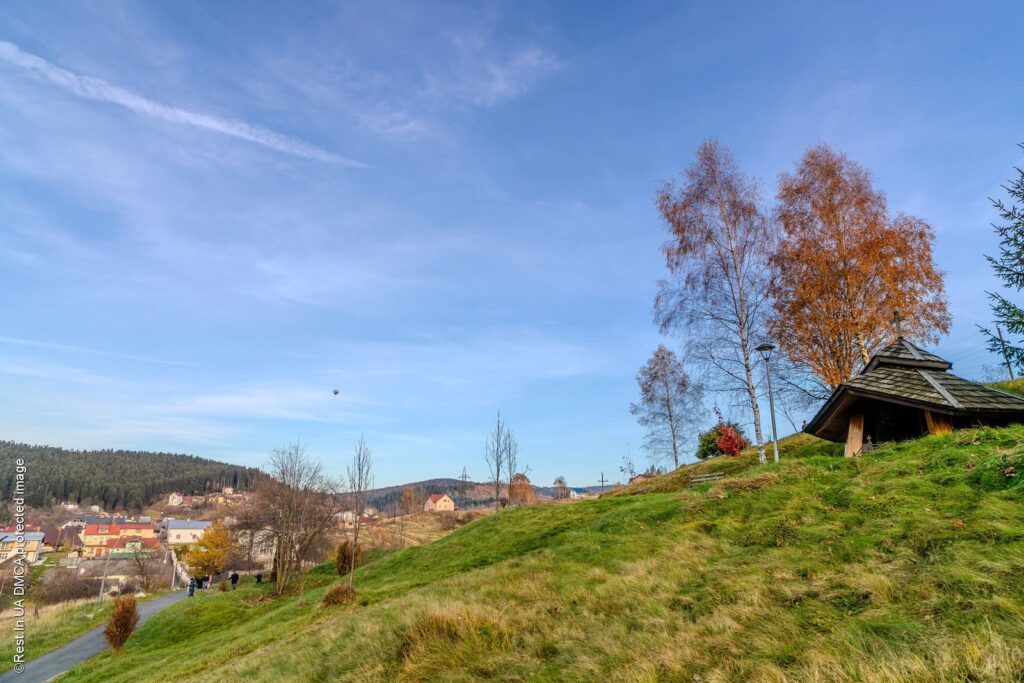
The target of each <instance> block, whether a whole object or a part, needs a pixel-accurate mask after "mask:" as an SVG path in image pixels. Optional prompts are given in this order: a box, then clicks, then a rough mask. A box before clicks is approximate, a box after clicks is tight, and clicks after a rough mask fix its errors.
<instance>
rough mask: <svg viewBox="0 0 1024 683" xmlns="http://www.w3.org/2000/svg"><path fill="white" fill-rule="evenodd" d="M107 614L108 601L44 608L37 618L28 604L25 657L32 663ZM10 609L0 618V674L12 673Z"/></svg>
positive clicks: (101, 619) (94, 625) (73, 603)
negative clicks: (31, 660) (10, 670)
mask: <svg viewBox="0 0 1024 683" xmlns="http://www.w3.org/2000/svg"><path fill="white" fill-rule="evenodd" d="M109 614H110V601H105V602H104V603H103V604H102V605H100V604H98V603H97V602H96V601H95V600H80V601H77V602H71V603H62V604H60V605H47V606H45V607H40V608H39V614H38V616H37V615H36V614H35V611H34V606H33V605H32V604H29V606H28V607H27V609H26V614H25V624H26V631H25V636H26V640H25V646H26V652H25V656H26V657H27V658H29V659H34V658H36V657H38V656H40V655H44V654H46V653H47V652H49V651H50V650H53V649H55V648H57V647H60V646H61V645H63V644H64V643H66V642H68V641H70V640H72V639H74V638H77V637H78V636H80V635H82V634H83V633H85V632H86V631H88V630H89V629H92V628H94V627H96V626H99V625H100V624H102V623H103V622H104V621H105V620H106V618H107V616H108V615H109ZM15 621H16V618H15V613H14V610H13V609H10V608H8V609H5V610H4V612H3V614H0V672H4V671H7V670H9V669H11V668H12V667H13V666H14V664H13V661H12V657H13V656H14V625H15Z"/></svg>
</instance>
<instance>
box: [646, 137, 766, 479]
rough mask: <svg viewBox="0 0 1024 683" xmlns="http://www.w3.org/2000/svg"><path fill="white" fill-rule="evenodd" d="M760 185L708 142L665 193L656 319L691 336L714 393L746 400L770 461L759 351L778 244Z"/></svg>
mask: <svg viewBox="0 0 1024 683" xmlns="http://www.w3.org/2000/svg"><path fill="white" fill-rule="evenodd" d="M760 201H761V197H760V194H759V192H758V189H757V186H756V184H755V183H754V182H753V181H752V180H751V179H749V178H747V177H746V176H744V175H743V174H742V173H741V172H740V170H739V169H738V168H737V165H736V162H735V160H734V159H733V156H732V154H731V153H730V152H729V150H728V149H726V148H725V147H723V146H722V145H720V144H718V143H717V142H715V141H714V140H709V141H707V142H705V143H704V144H702V145H701V146H700V148H698V150H697V158H696V159H695V161H694V163H693V164H692V165H691V166H690V167H689V168H688V169H687V170H686V171H685V173H684V174H683V176H682V178H681V179H680V181H679V182H678V183H673V182H669V183H666V184H665V185H664V186H663V187H662V188H661V189H660V190H659V192H658V209H659V211H660V212H661V216H662V218H663V219H664V221H665V223H666V225H667V226H668V228H669V230H670V232H671V234H672V238H671V239H670V240H669V241H668V242H666V243H665V245H664V247H663V248H662V250H663V251H664V253H665V260H666V265H667V266H668V270H669V273H670V274H671V279H669V280H663V281H661V282H660V283H659V292H658V296H657V298H656V299H655V304H654V311H655V319H656V320H657V321H658V323H659V324H660V326H661V329H662V331H663V332H670V331H674V332H682V333H684V334H685V335H686V339H685V341H686V350H687V357H688V358H690V359H693V360H694V361H695V362H699V363H701V364H702V365H703V366H704V368H705V370H706V371H707V375H708V383H707V384H708V388H709V389H715V390H722V391H729V392H740V393H742V394H744V396H745V399H746V403H747V404H748V405H749V407H750V411H751V413H752V417H753V426H754V437H755V439H756V441H757V447H758V452H759V456H760V459H761V461H762V462H764V461H765V451H764V438H763V436H762V433H761V410H760V407H759V406H758V402H757V394H758V390H757V382H756V380H755V372H754V364H755V360H756V358H755V355H754V353H755V352H754V347H755V346H756V345H757V343H758V341H759V340H760V339H762V338H764V336H765V329H766V325H767V321H768V316H769V313H770V301H769V285H770V281H769V280H770V272H771V271H770V268H769V258H770V255H771V253H772V250H773V248H774V244H775V243H776V241H777V239H776V237H777V231H776V229H775V226H774V224H773V223H772V222H771V221H770V220H768V219H767V218H766V217H765V215H764V212H763V211H762V210H761V207H760Z"/></svg>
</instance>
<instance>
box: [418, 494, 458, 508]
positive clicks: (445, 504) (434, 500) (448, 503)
mask: <svg viewBox="0 0 1024 683" xmlns="http://www.w3.org/2000/svg"><path fill="white" fill-rule="evenodd" d="M423 511H424V512H454V511H455V501H454V500H452V498H451V496H449V495H448V494H447V493H435V494H434V495H432V496H430V497H429V498H427V500H426V501H425V502H424V503H423Z"/></svg>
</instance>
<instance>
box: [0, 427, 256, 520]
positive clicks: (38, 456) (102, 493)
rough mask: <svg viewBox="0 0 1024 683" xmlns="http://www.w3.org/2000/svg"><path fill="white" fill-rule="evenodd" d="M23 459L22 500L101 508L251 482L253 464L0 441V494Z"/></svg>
mask: <svg viewBox="0 0 1024 683" xmlns="http://www.w3.org/2000/svg"><path fill="white" fill-rule="evenodd" d="M19 458H20V459H22V460H24V461H25V465H26V467H27V468H28V472H27V473H26V486H25V496H26V502H27V503H28V504H29V505H32V506H35V507H46V506H49V505H52V504H54V503H60V502H63V501H71V502H73V503H78V504H80V505H99V506H100V507H102V508H103V509H104V510H107V511H114V510H128V511H140V510H142V509H143V508H144V507H145V506H146V505H149V504H151V503H154V502H155V501H156V500H158V499H159V498H161V497H162V496H164V495H167V494H168V493H171V492H172V491H181V492H183V493H189V494H201V493H206V492H209V491H216V490H220V489H221V488H223V487H225V486H231V487H233V488H236V489H239V490H245V489H249V488H251V487H252V485H253V483H254V482H255V480H256V479H257V478H258V477H259V476H260V471H259V470H258V469H256V468H253V467H243V466H241V465H230V464H228V463H224V462H219V461H216V460H210V459H208V458H200V457H197V456H194V455H183V454H180V453H153V452H149V451H128V450H113V449H104V450H85V451H77V450H68V449H65V448H58V447H55V446H32V445H29V444H23V443H17V442H14V441H0V495H2V496H3V499H4V500H6V501H9V500H10V499H11V496H12V494H13V493H14V484H15V481H14V475H15V461H16V460H18V459H19Z"/></svg>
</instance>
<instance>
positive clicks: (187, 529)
mask: <svg viewBox="0 0 1024 683" xmlns="http://www.w3.org/2000/svg"><path fill="white" fill-rule="evenodd" d="M211 524H213V522H210V521H207V520H204V519H195V520H193V519H169V520H167V543H168V544H170V545H184V544H188V543H195V542H196V541H198V540H199V539H201V538H202V537H203V534H204V533H206V529H207V528H208V527H209V526H210V525H211Z"/></svg>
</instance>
